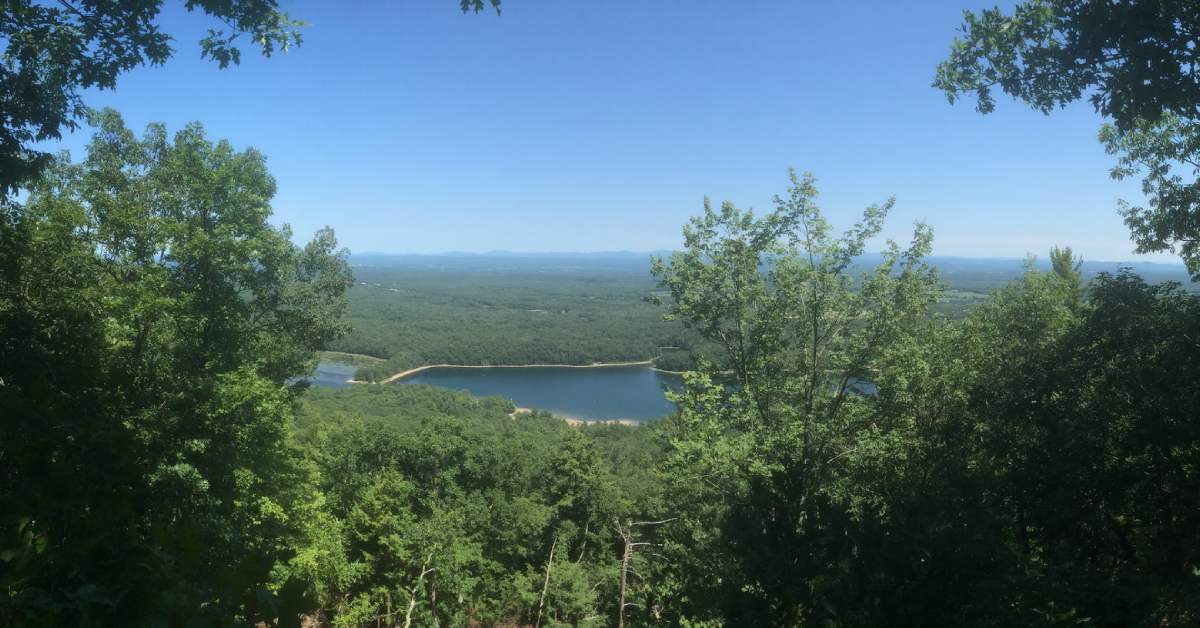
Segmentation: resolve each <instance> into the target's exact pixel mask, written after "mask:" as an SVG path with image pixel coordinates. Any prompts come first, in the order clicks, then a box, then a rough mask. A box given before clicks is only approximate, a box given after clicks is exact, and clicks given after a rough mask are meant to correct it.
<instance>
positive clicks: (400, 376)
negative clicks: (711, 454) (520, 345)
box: [349, 360, 669, 384]
mask: <svg viewBox="0 0 1200 628" xmlns="http://www.w3.org/2000/svg"><path fill="white" fill-rule="evenodd" d="M618 366H649V367H650V368H651V369H654V360H641V361H637V362H596V363H593V364H426V365H424V366H417V367H414V368H411V369H408V370H406V371H400V372H399V373H395V374H392V375H389V376H388V377H385V378H384V379H381V380H379V382H377V383H379V384H390V383H392V382H395V381H399V380H402V379H404V378H405V377H408V376H410V375H416V374H417V373H420V372H422V371H428V370H429V369H437V368H449V369H529V368H570V369H596V368H611V367H618ZM654 370H658V369H654ZM664 372H669V371H664ZM349 383H351V384H369V383H371V382H364V381H362V380H357V379H352V380H350V381H349Z"/></svg>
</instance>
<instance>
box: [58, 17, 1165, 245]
mask: <svg viewBox="0 0 1200 628" xmlns="http://www.w3.org/2000/svg"><path fill="white" fill-rule="evenodd" d="M168 4H173V3H168ZM180 4H181V3H180ZM457 4H458V3H457V0H408V1H405V2H386V1H380V2H365V1H359V0H345V1H339V2H306V1H295V2H289V1H288V0H283V2H282V5H283V7H284V9H285V10H286V11H288V12H289V13H292V14H293V15H294V16H295V17H299V18H301V19H305V20H307V21H308V22H309V23H310V26H309V27H308V28H307V29H306V30H305V34H304V37H305V41H304V44H303V45H302V46H301V47H300V48H298V49H295V50H293V51H291V52H290V53H288V54H286V55H278V56H276V57H274V58H272V59H269V60H263V59H261V58H260V57H259V56H258V55H257V53H256V52H254V51H252V50H249V49H247V50H244V55H243V63H242V65H241V67H238V68H233V69H229V70H224V71H220V70H218V69H217V68H216V66H215V64H212V63H209V62H205V61H201V60H200V59H199V48H198V46H197V45H196V41H197V40H198V39H199V38H200V37H202V36H203V33H204V29H205V28H206V27H207V26H209V24H208V23H207V21H206V20H203V19H200V17H199V16H190V15H188V14H186V13H185V12H183V10H182V9H180V8H169V9H168V11H167V14H166V15H165V16H164V30H165V31H166V32H168V33H170V34H172V35H174V36H175V37H176V38H177V42H176V46H175V47H176V50H177V52H176V56H175V58H173V59H172V60H171V61H169V62H168V63H167V65H165V66H163V67H157V68H144V69H139V70H136V71H134V72H132V73H130V74H128V75H126V76H125V77H123V78H122V80H121V81H120V83H119V84H118V86H117V89H116V91H110V92H102V93H98V94H89V96H88V102H89V103H90V104H92V105H97V106H113V107H115V108H117V109H118V110H119V111H121V112H122V113H123V114H124V115H125V117H126V121H127V123H129V124H130V125H131V126H132V127H134V128H135V129H140V128H142V127H143V126H144V125H145V124H147V123H149V122H153V121H162V122H165V123H167V125H168V127H169V128H170V129H171V130H175V129H178V128H179V127H180V126H182V125H183V124H184V123H186V122H188V121H190V120H200V121H202V122H203V123H204V125H205V127H206V128H207V130H208V132H209V135H210V137H212V138H227V139H229V140H231V141H232V142H233V143H234V144H235V145H236V146H238V147H245V146H253V147H256V148H258V149H259V150H261V151H263V152H264V153H266V155H267V156H268V160H269V161H268V163H269V166H270V169H271V171H272V173H273V174H274V176H275V177H276V179H277V181H278V184H279V193H278V195H277V197H276V199H275V211H276V217H277V219H278V220H279V221H280V222H288V223H290V224H291V225H292V226H293V228H294V229H295V230H296V232H297V235H298V237H300V236H302V237H304V238H306V237H307V236H308V235H309V234H311V233H312V231H314V230H315V229H318V228H320V227H321V226H323V225H326V224H328V225H330V226H332V227H334V229H335V230H336V231H337V233H338V235H339V238H340V239H341V241H342V243H343V244H345V245H346V246H349V247H350V248H351V249H352V250H354V251H357V252H368V251H379V252H397V253H400V252H404V253H427V252H443V251H477V252H481V251H488V250H496V249H504V250H510V251H602V250H634V251H645V250H652V249H664V248H674V247H677V246H678V245H679V243H680V227H681V225H683V223H684V222H685V221H686V220H687V218H688V217H689V216H691V215H693V214H695V213H697V212H698V211H699V210H700V207H701V201H702V199H703V197H704V196H706V195H707V196H710V197H711V198H713V200H714V201H720V200H726V199H728V200H732V201H734V202H735V203H736V204H738V205H739V206H743V207H754V208H758V209H765V208H768V207H769V206H770V199H771V197H772V195H774V194H776V193H780V192H783V191H784V189H785V187H786V184H787V168H788V167H789V166H790V167H795V168H796V169H798V170H802V171H803V170H808V171H811V172H813V173H814V175H816V177H817V179H818V186H819V188H820V189H821V198H822V206H823V207H824V208H825V210H826V211H827V213H828V214H829V215H830V217H831V220H832V221H833V222H834V224H835V226H838V227H842V226H848V224H849V223H850V221H851V220H852V219H853V218H854V216H855V215H856V214H857V213H858V212H859V211H861V208H862V207H863V206H865V205H867V204H870V203H873V202H878V201H882V200H883V199H885V198H886V197H888V196H889V195H895V196H896V197H897V206H896V209H895V210H894V212H893V214H892V216H891V219H890V221H889V227H888V229H887V231H886V235H888V236H891V237H895V238H898V239H907V236H908V234H909V233H910V232H911V224H912V222H913V221H914V220H921V219H923V220H926V221H928V222H929V223H931V224H932V225H933V227H934V229H935V233H936V245H935V253H936V254H941V255H963V256H1003V257H1019V256H1023V255H1025V254H1026V253H1027V252H1034V253H1038V254H1041V255H1044V254H1045V250H1046V249H1047V248H1048V247H1050V246H1051V245H1053V244H1056V243H1057V244H1062V245H1070V246H1072V247H1074V248H1075V249H1076V250H1079V251H1081V252H1082V253H1083V255H1084V256H1085V257H1086V258H1087V259H1092V260H1125V259H1140V258H1138V257H1136V256H1134V255H1132V253H1131V250H1132V245H1131V244H1130V243H1129V239H1128V233H1127V231H1126V229H1125V226H1124V225H1123V224H1122V222H1121V218H1120V216H1119V215H1118V214H1117V210H1116V202H1117V199H1118V198H1126V199H1128V200H1131V201H1135V202H1139V201H1140V200H1141V198H1142V197H1141V194H1140V192H1139V187H1138V184H1137V183H1136V182H1124V183H1116V182H1113V181H1112V180H1110V179H1109V177H1108V169H1109V167H1111V165H1112V162H1113V160H1112V158H1110V157H1109V156H1107V155H1105V154H1104V151H1103V149H1102V147H1101V146H1100V145H1099V143H1098V142H1097V140H1096V132H1097V130H1098V127H1099V125H1100V123H1101V120H1100V118H1099V117H1098V116H1097V115H1096V114H1094V113H1093V112H1092V110H1091V108H1090V107H1089V106H1088V105H1086V104H1084V105H1078V106H1074V107H1071V108H1069V109H1067V110H1065V111H1061V112H1058V113H1056V114H1054V115H1052V116H1049V117H1047V116H1043V115H1041V114H1038V113H1035V112H1032V111H1030V110H1028V109H1027V108H1025V107H1024V106H1021V105H1019V104H1016V103H1012V102H1010V101H1008V100H1007V98H1006V97H1005V98H1001V102H1000V106H999V107H998V109H997V111H996V112H995V113H993V114H991V115H988V116H981V115H979V114H978V113H976V112H975V111H974V107H973V103H969V102H964V103H960V104H959V105H956V106H953V107H952V106H950V105H949V104H948V103H947V102H946V99H945V97H944V96H943V95H942V94H941V93H940V92H938V91H937V90H935V89H933V88H932V87H930V83H931V82H932V79H933V74H934V68H935V66H936V65H937V63H938V62H939V61H940V60H941V59H942V58H943V57H944V56H945V54H946V52H947V50H948V48H949V44H950V41H951V39H952V38H953V37H954V35H955V32H956V28H957V26H958V25H959V24H960V22H961V15H962V9H963V8H967V7H968V6H970V5H971V4H973V3H971V2H970V1H969V0H950V1H947V2H892V1H888V2H802V1H790V2H784V1H780V2H774V1H766V0H761V1H760V0H736V1H735V0H723V1H707V0H697V1H688V2H684V1H682V0H678V1H676V0H662V1H648V0H593V1H564V0H505V2H504V12H503V14H502V15H501V16H496V15H495V14H494V13H491V12H486V13H481V14H479V15H463V14H461V13H460V12H459V11H458V10H457ZM85 139H86V135H85V134H79V133H77V134H76V136H74V137H70V138H67V139H66V141H65V142H64V144H65V145H66V146H68V147H72V149H73V151H77V150H78V149H79V147H80V146H82V143H83V142H84V141H85ZM1151 259H1160V260H1173V259H1174V258H1170V257H1160V258H1151Z"/></svg>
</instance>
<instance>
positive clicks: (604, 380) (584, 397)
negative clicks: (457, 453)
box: [312, 362, 680, 421]
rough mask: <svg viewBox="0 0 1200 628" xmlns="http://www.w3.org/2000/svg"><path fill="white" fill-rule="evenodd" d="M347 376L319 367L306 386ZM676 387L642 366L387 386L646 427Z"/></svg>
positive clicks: (421, 378)
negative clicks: (458, 393)
mask: <svg viewBox="0 0 1200 628" xmlns="http://www.w3.org/2000/svg"><path fill="white" fill-rule="evenodd" d="M352 375H354V368H353V367H348V366H345V365H342V364H334V363H332V362H322V363H321V364H320V365H318V366H317V373H316V375H315V376H314V377H313V378H312V381H313V383H314V384H315V385H317V386H346V385H348V384H346V383H345V381H346V380H347V379H350V377H351V376H352ZM679 382H680V378H679V377H678V376H676V375H671V374H669V373H659V372H658V371H655V370H654V369H651V368H650V367H648V366H606V367H602V368H565V367H554V366H536V367H526V368H452V367H437V368H431V369H427V370H424V371H421V372H420V373H416V374H413V375H410V376H408V377H406V378H404V379H402V380H400V381H399V382H396V383H395V384H390V385H392V386H403V385H406V384H431V385H433V386H441V387H443V388H453V389H456V390H465V391H467V392H469V393H471V394H473V395H476V396H479V397H491V396H500V397H505V398H507V399H511V400H512V402H513V404H515V405H516V406H517V407H519V408H531V409H536V410H546V411H548V412H551V413H553V414H555V415H557V416H561V417H565V418H571V419H583V420H601V419H632V420H634V421H648V420H650V419H657V418H660V417H662V416H664V415H667V414H671V413H672V412H674V411H675V405H674V404H672V403H671V402H669V401H667V398H666V396H665V395H664V394H663V389H664V388H665V387H668V386H678V385H679Z"/></svg>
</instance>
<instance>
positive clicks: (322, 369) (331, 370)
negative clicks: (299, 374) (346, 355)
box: [308, 361, 357, 388]
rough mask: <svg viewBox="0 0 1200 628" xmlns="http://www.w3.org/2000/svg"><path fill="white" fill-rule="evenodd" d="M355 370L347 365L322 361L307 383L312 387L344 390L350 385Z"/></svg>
mask: <svg viewBox="0 0 1200 628" xmlns="http://www.w3.org/2000/svg"><path fill="white" fill-rule="evenodd" d="M355 370H357V369H355V367H353V366H351V365H349V364H342V363H341V362H325V361H322V362H318V363H317V370H316V371H314V372H313V375H312V377H310V378H308V381H309V383H310V384H312V385H313V386H324V387H326V388H344V387H346V386H350V385H351V384H350V380H351V379H352V378H353V377H354V371H355Z"/></svg>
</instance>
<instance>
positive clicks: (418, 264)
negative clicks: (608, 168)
mask: <svg viewBox="0 0 1200 628" xmlns="http://www.w3.org/2000/svg"><path fill="white" fill-rule="evenodd" d="M670 254H671V251H668V250H659V251H598V252H588V253H577V252H543V253H514V252H512V251H488V252H485V253H466V252H448V253H436V254H415V253H399V254H397V253H355V254H353V255H351V256H350V263H351V265H352V266H373V267H408V268H412V269H414V270H439V269H440V270H456V271H479V272H506V271H526V272H529V271H536V272H551V271H558V272H587V271H589V270H590V271H595V272H619V273H622V274H625V273H629V274H643V273H645V274H648V273H649V270H650V263H649V262H650V258H651V257H656V256H664V257H665V256H668V255H670ZM881 258H882V256H881V255H880V254H879V253H867V254H864V255H862V256H860V257H859V258H858V259H857V260H856V265H857V266H860V267H862V268H864V269H865V268H869V267H871V266H873V265H874V264H876V263H878V262H879V260H880V259H881ZM929 262H930V263H931V264H933V265H934V266H936V267H937V268H938V270H939V272H940V273H941V275H942V277H944V278H945V279H946V281H947V282H948V283H949V284H950V285H951V286H952V287H954V288H957V289H961V290H976V291H987V290H989V289H992V288H995V287H998V286H1001V285H1003V284H1005V283H1008V282H1009V281H1011V280H1012V279H1013V278H1015V277H1019V276H1020V275H1021V273H1022V272H1023V269H1024V265H1025V260H1024V258H1017V257H957V256H942V255H935V256H931V257H929ZM1034 265H1035V267H1037V268H1039V269H1042V270H1045V269H1048V268H1049V267H1050V261H1049V259H1048V258H1046V257H1039V258H1038V259H1037V260H1036V261H1035V262H1034ZM1121 268H1131V269H1133V271H1134V272H1136V273H1138V274H1139V275H1141V276H1142V277H1143V278H1144V279H1145V280H1146V281H1148V282H1151V283H1159V282H1163V281H1178V282H1180V283H1182V284H1184V285H1185V286H1189V287H1190V288H1191V289H1196V290H1200V283H1192V282H1191V280H1190V278H1189V276H1188V273H1187V269H1186V268H1185V267H1184V266H1183V264H1182V263H1166V262H1148V261H1088V260H1085V261H1084V262H1083V268H1082V272H1083V276H1084V279H1091V278H1094V277H1095V276H1096V275H1098V274H1099V273H1102V272H1110V273H1112V272H1117V271H1118V270H1119V269H1121Z"/></svg>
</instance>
